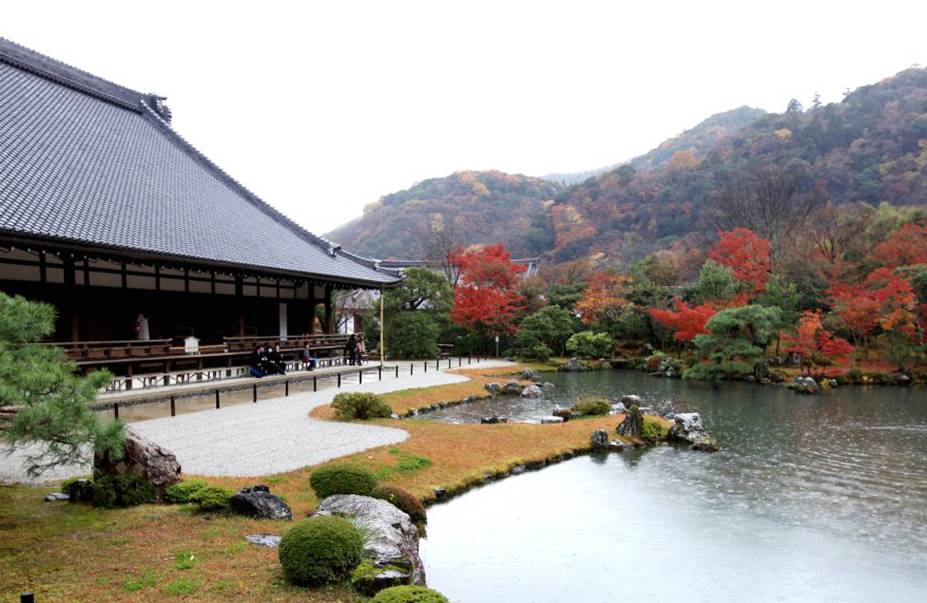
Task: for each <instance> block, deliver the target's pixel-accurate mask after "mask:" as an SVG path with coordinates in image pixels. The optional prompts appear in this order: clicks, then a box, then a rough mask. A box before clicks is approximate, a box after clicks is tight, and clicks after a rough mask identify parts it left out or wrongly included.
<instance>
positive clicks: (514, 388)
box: [502, 381, 525, 396]
mask: <svg viewBox="0 0 927 603" xmlns="http://www.w3.org/2000/svg"><path fill="white" fill-rule="evenodd" d="M523 389H525V386H524V385H522V384H521V383H519V382H518V381H509V382H508V383H506V384H505V385H503V386H502V393H503V394H505V395H507V396H519V395H521V391H522V390H523Z"/></svg>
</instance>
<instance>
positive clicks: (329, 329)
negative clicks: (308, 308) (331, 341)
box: [322, 285, 335, 333]
mask: <svg viewBox="0 0 927 603" xmlns="http://www.w3.org/2000/svg"><path fill="white" fill-rule="evenodd" d="M323 303H324V304H325V322H324V324H323V326H322V331H324V332H325V333H333V332H334V329H333V327H334V325H335V322H334V316H332V314H334V313H333V312H332V309H333V308H332V286H331V285H325V300H324V302H323Z"/></svg>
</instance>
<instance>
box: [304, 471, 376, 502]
mask: <svg viewBox="0 0 927 603" xmlns="http://www.w3.org/2000/svg"><path fill="white" fill-rule="evenodd" d="M309 485H310V486H312V490H313V491H314V492H315V495H316V496H318V497H319V498H320V499H321V498H326V497H328V496H331V495H333V494H360V495H361V496H370V492H371V491H373V489H374V488H376V487H377V476H376V475H374V474H373V471H370V470H369V469H365V468H363V467H357V466H355V465H329V466H328V467H322V468H321V469H316V470H315V471H313V472H312V476H311V477H310V478H309Z"/></svg>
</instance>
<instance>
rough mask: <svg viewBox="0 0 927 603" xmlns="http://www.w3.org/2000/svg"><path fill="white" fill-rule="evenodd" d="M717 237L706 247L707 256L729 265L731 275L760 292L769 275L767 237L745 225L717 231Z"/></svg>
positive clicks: (751, 291) (754, 291) (750, 288)
mask: <svg viewBox="0 0 927 603" xmlns="http://www.w3.org/2000/svg"><path fill="white" fill-rule="evenodd" d="M718 237H719V238H718V242H717V243H715V244H714V245H713V246H712V247H711V249H710V250H709V251H708V259H710V260H714V261H715V262H717V263H719V264H721V265H722V266H727V267H728V268H730V270H731V273H732V274H733V275H734V278H735V279H737V280H738V281H740V282H742V283H744V284H745V285H747V287H748V288H749V291H750V293H752V294H754V295H755V294H757V293H760V292H762V291H763V289H764V288H765V287H766V281H767V280H768V279H769V271H770V245H769V241H767V240H766V239H764V238H762V237H760V236H758V235H757V234H756V233H754V232H753V231H752V230H750V229H748V228H735V229H733V230H729V231H721V232H719V233H718Z"/></svg>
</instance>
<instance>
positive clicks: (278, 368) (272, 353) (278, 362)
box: [267, 343, 286, 375]
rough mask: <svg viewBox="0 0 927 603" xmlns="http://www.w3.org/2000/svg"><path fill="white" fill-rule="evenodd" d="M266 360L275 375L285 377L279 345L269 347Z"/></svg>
mask: <svg viewBox="0 0 927 603" xmlns="http://www.w3.org/2000/svg"><path fill="white" fill-rule="evenodd" d="M267 359H268V361H269V362H270V366H271V367H272V368H273V371H274V372H275V373H277V374H278V375H286V363H285V362H284V361H283V357H282V356H281V355H280V344H279V343H276V344H274V345H272V346H270V350H268V352H267Z"/></svg>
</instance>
